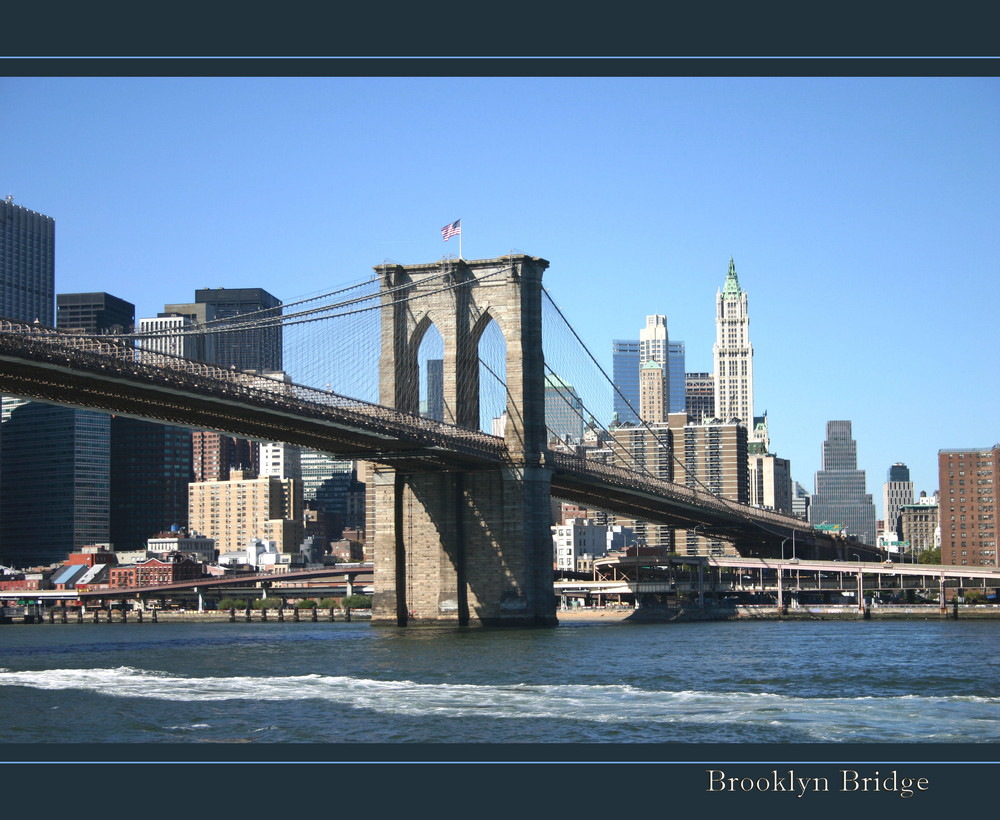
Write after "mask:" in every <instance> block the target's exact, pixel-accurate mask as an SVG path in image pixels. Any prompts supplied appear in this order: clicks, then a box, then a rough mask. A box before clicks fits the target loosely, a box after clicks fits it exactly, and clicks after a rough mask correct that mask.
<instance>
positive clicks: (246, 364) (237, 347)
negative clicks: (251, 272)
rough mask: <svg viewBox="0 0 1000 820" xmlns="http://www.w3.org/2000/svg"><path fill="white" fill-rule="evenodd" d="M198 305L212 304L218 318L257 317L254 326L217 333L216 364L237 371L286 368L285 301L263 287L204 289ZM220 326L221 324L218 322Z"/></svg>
mask: <svg viewBox="0 0 1000 820" xmlns="http://www.w3.org/2000/svg"><path fill="white" fill-rule="evenodd" d="M194 301H195V303H197V304H204V305H211V306H212V308H213V310H214V313H215V320H216V322H218V321H219V320H223V319H235V318H237V317H243V319H244V320H247V321H249V320H251V319H252V320H253V322H254V326H253V327H247V328H246V329H243V330H239V331H234V332H231V333H219V334H217V338H216V343H215V348H216V349H215V353H214V360H212V361H211V363H212V364H217V365H221V366H222V367H235V368H236V369H237V370H257V371H264V370H271V371H277V370H281V369H282V343H281V340H282V333H281V321H280V316H281V302H280V301H279V300H278V299H277V298H276V297H274V296H272V295H271V294H270V293H268V292H267V291H266V290H264V289H263V288H204V289H201V290H196V291H195V293H194ZM216 326H218V325H216Z"/></svg>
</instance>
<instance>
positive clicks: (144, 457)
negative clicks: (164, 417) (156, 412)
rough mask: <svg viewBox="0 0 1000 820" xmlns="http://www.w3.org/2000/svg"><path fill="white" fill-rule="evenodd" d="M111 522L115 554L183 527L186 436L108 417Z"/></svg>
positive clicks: (187, 464) (177, 429)
mask: <svg viewBox="0 0 1000 820" xmlns="http://www.w3.org/2000/svg"><path fill="white" fill-rule="evenodd" d="M110 433H111V435H110V441H111V457H110V464H111V472H110V523H109V532H110V539H111V543H112V544H114V546H115V549H116V550H128V549H142V548H145V544H146V541H147V540H148V539H149V538H152V537H153V536H155V535H156V534H157V533H159V532H163V531H166V530H168V529H170V527H171V526H172V525H174V524H176V525H177V526H178V527H180V528H182V529H186V528H187V523H188V520H187V517H188V483H189V482H191V481H192V480H193V477H194V476H193V473H192V467H191V431H190V430H187V429H185V428H183V427H173V426H171V425H167V424H157V423H156V422H151V421H142V420H140V419H131V418H126V417H124V416H113V417H112V418H111V428H110Z"/></svg>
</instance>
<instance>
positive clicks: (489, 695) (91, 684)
mask: <svg viewBox="0 0 1000 820" xmlns="http://www.w3.org/2000/svg"><path fill="white" fill-rule="evenodd" d="M998 650H1000V621H996V620H978V621H971V620H970V621H961V620H958V621H955V620H940V621H939V620H929V621H899V622H876V621H857V622H799V621H760V622H699V623H670V624H634V623H617V622H616V623H606V624H605V623H569V624H564V625H560V626H559V627H556V628H550V629H533V630H509V631H508V630H484V629H465V630H461V629H433V628H430V629H428V628H408V629H398V628H394V627H373V626H372V625H370V624H369V623H366V622H352V623H344V622H334V623H322V622H320V623H287V622H286V623H250V624H248V623H212V624H190V623H159V624H151V623H145V624H134V623H130V624H73V623H70V624H57V625H49V624H41V625H5V626H0V706H2V709H3V714H4V715H5V719H4V722H3V725H2V727H0V741H2V742H4V743H15V742H25V743H62V742H65V741H66V740H67V739H68V738H76V739H86V740H88V741H91V742H95V741H96V742H109V743H149V742H156V743H161V742H168V743H171V742H178V743H181V742H182V743H191V742H199V741H214V742H248V741H249V742H261V743H313V742H316V743H381V744H386V743H388V744H412V743H472V744H480V743H482V744H497V743H533V744H538V743H610V744H621V743H629V744H634V743H691V744H695V743H696V744H704V743H739V744H748V743H749V744H759V743H904V744H911V743H921V744H925V743H955V742H960V743H995V742H997V741H1000V651H998Z"/></svg>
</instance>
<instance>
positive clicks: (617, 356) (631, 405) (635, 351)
mask: <svg viewBox="0 0 1000 820" xmlns="http://www.w3.org/2000/svg"><path fill="white" fill-rule="evenodd" d="M611 378H612V380H613V381H614V383H615V387H616V388H617V389H616V390H615V394H614V397H613V409H614V413H615V417H616V418H617V419H618V423H619V424H638V423H639V341H638V340H637V339H615V340H614V341H613V342H612V343H611Z"/></svg>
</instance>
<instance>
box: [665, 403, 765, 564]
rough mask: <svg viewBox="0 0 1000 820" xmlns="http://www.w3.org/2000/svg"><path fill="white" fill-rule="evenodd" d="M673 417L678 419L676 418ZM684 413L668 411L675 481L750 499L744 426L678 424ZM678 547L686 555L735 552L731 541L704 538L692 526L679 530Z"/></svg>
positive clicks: (745, 501)
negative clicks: (669, 413) (673, 413)
mask: <svg viewBox="0 0 1000 820" xmlns="http://www.w3.org/2000/svg"><path fill="white" fill-rule="evenodd" d="M675 418H676V419H677V420H676V421H675ZM683 418H684V415H683V414H677V415H676V416H674V415H671V417H670V420H671V427H672V428H673V429H672V430H671V432H672V440H673V455H674V481H676V482H677V483H679V484H684V485H685V486H688V487H691V488H693V489H697V490H707V491H708V492H711V493H714V494H715V495H718V496H721V497H723V498H728V499H730V500H732V501H737V502H739V503H740V504H748V503H749V502H750V484H749V471H748V470H747V458H748V453H747V444H748V442H747V428H746V426H745V425H744V424H741V423H739V422H733V421H728V422H719V421H709V422H705V423H703V424H684V425H683V426H682V425H681V424H680V421H681V420H682V419H683ZM676 539H677V551H678V552H680V553H683V554H687V555H706V554H707V555H721V554H723V553H726V554H732V553H735V547H734V546H733V545H732V544H729V543H726V542H724V541H720V540H719V539H715V538H711V539H709V538H705V537H703V536H701V535H698V534H697V532H696V531H695V530H687V531H682V530H678V531H677V534H676Z"/></svg>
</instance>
